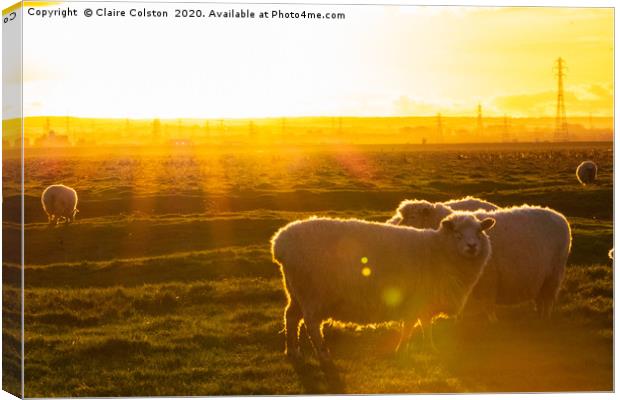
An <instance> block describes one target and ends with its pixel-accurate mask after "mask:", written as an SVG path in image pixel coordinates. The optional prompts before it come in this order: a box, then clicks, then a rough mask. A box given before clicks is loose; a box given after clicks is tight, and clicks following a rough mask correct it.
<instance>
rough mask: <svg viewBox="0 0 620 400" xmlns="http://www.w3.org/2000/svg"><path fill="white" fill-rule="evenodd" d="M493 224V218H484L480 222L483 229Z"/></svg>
mask: <svg viewBox="0 0 620 400" xmlns="http://www.w3.org/2000/svg"><path fill="white" fill-rule="evenodd" d="M494 226H495V220H494V219H493V218H485V219H483V220H482V221H481V222H480V228H481V229H482V230H483V231H487V230H489V229H491V228H493V227H494Z"/></svg>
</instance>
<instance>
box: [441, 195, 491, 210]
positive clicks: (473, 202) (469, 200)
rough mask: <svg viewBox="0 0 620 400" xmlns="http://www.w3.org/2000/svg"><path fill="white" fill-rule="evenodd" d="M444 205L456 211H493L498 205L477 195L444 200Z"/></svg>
mask: <svg viewBox="0 0 620 400" xmlns="http://www.w3.org/2000/svg"><path fill="white" fill-rule="evenodd" d="M443 204H445V205H447V206H448V207H450V208H451V209H453V210H458V211H477V210H485V211H493V210H497V209H499V208H500V207H499V206H498V205H497V204H493V203H491V202H489V201H486V200H482V199H479V198H477V197H472V196H467V197H463V198H462V199H458V200H448V201H444V203H443Z"/></svg>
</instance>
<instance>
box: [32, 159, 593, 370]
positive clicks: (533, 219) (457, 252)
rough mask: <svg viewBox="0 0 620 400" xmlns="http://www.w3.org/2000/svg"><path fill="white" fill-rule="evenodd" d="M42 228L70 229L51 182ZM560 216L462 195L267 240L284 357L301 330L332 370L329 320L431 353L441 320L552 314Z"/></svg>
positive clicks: (321, 222) (71, 200)
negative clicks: (277, 281) (387, 333)
mask: <svg viewBox="0 0 620 400" xmlns="http://www.w3.org/2000/svg"><path fill="white" fill-rule="evenodd" d="M596 173H597V167H596V164H594V163H593V162H591V161H585V162H583V163H581V164H580V165H579V167H578V168H577V171H576V175H577V179H578V180H579V182H580V183H582V184H583V185H586V184H591V183H593V182H594V180H595V179H596ZM41 203H42V205H43V209H44V211H45V212H46V213H47V215H48V222H49V223H50V224H51V225H56V224H58V223H60V222H65V223H71V222H72V221H73V220H74V219H75V215H76V213H77V212H78V210H77V203H78V197H77V193H76V191H75V190H74V189H72V188H70V187H67V186H64V185H51V186H49V187H47V188H46V189H45V191H44V192H43V194H42V196H41ZM571 241H572V238H571V230H570V226H569V223H568V221H567V220H566V218H565V217H564V216H563V215H562V214H560V213H558V212H557V211H554V210H552V209H549V208H542V207H537V206H530V205H522V206H515V207H508V208H501V207H499V206H497V205H495V204H492V203H490V202H487V201H484V200H482V199H477V198H473V197H466V198H463V199H459V200H450V201H447V202H444V203H430V202H428V201H425V200H405V201H403V202H401V203H400V205H399V206H398V208H397V210H396V212H395V214H394V215H393V217H392V218H390V219H389V220H388V221H386V222H385V223H380V222H369V221H363V220H359V219H346V220H345V219H331V218H316V217H313V218H310V219H306V220H302V221H295V222H292V223H290V224H288V225H286V226H284V227H283V228H281V229H280V230H279V231H278V232H277V233H276V234H275V235H274V236H273V238H272V240H271V246H272V247H271V251H272V256H273V260H274V262H275V263H277V264H278V265H279V266H280V269H281V272H282V277H283V283H284V290H285V292H286V296H287V298H288V303H287V305H286V308H285V312H284V322H285V332H286V354H288V355H289V356H290V357H292V358H294V359H299V358H300V357H301V353H300V347H299V334H300V328H301V323H302V321H303V323H304V324H305V326H306V330H307V332H308V335H309V337H310V340H311V341H312V343H313V345H314V348H315V351H316V354H317V356H318V358H319V360H320V361H321V362H322V363H327V364H328V365H333V364H332V361H331V357H330V354H329V350H328V349H327V347H326V345H325V342H324V340H323V332H322V327H323V323H324V322H325V321H328V320H337V321H343V322H352V323H357V324H376V323H383V322H390V321H400V322H401V325H402V330H401V337H400V341H399V344H398V346H397V349H396V350H397V351H402V350H405V349H406V348H407V346H408V342H409V340H410V337H411V335H412V332H413V329H414V328H415V327H416V326H417V325H419V326H421V327H422V329H424V328H426V329H427V330H428V334H427V335H425V336H424V337H425V340H428V344H429V345H430V347H431V349H435V346H434V344H433V338H432V321H433V318H435V317H436V316H438V315H441V314H443V315H448V316H461V315H464V314H465V315H466V314H467V313H468V312H482V313H484V314H485V315H486V317H487V318H488V320H489V321H490V322H494V321H496V320H497V317H496V315H495V307H496V305H510V304H518V303H522V302H526V301H532V300H533V301H534V302H535V304H536V310H537V312H538V313H539V315H540V316H541V317H542V318H547V317H549V315H550V313H551V310H552V308H553V305H554V302H555V300H556V297H557V294H558V291H559V289H560V286H561V283H562V279H563V277H564V270H565V267H566V262H567V259H568V255H569V253H570V249H571Z"/></svg>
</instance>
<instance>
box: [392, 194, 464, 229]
mask: <svg viewBox="0 0 620 400" xmlns="http://www.w3.org/2000/svg"><path fill="white" fill-rule="evenodd" d="M451 212H452V210H451V209H450V208H449V207H447V206H445V205H443V204H441V203H430V202H428V201H426V200H407V201H405V202H403V203H401V205H400V206H399V207H398V213H399V214H400V215H401V221H400V224H399V225H405V226H412V227H414V228H422V229H437V227H438V226H439V223H440V222H441V220H442V219H443V218H445V217H446V216H448V215H450V213H451Z"/></svg>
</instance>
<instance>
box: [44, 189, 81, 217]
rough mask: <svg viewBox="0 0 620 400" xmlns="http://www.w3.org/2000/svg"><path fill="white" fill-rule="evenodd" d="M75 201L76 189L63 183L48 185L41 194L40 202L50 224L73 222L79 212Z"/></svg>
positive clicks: (76, 200) (76, 198) (76, 197)
mask: <svg viewBox="0 0 620 400" xmlns="http://www.w3.org/2000/svg"><path fill="white" fill-rule="evenodd" d="M77 203H78V196H77V193H76V191H75V190H73V189H72V188H70V187H68V186H65V185H51V186H48V187H47V188H46V189H45V190H44V191H43V194H42V195H41V204H42V206H43V210H44V211H45V213H46V214H47V219H48V222H49V223H50V224H51V225H55V224H58V223H59V222H61V221H64V222H65V223H67V224H68V223H71V222H73V220H74V219H75V214H76V213H78V212H79V211H78V209H77Z"/></svg>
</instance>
